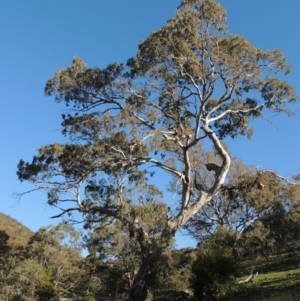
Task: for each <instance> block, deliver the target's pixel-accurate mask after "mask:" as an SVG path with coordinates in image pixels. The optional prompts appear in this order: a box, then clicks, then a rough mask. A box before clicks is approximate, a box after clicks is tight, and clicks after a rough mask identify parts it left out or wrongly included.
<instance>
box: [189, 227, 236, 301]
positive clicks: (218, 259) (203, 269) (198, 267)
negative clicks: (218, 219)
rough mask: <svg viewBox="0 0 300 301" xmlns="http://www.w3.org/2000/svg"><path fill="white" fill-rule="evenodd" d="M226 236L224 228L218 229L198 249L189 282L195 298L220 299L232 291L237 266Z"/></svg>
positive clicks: (200, 300) (200, 299) (206, 300)
mask: <svg viewBox="0 0 300 301" xmlns="http://www.w3.org/2000/svg"><path fill="white" fill-rule="evenodd" d="M226 237H227V238H230V236H229V235H228V233H226V230H224V229H221V230H218V231H217V233H216V234H215V235H214V236H213V237H212V238H211V239H210V240H209V241H208V242H205V243H203V244H202V245H201V247H200V249H199V253H198V256H197V259H196V261H195V263H194V264H193V266H192V277H191V282H190V283H191V289H192V290H193V292H194V296H195V299H196V300H199V301H202V300H203V301H204V300H205V301H212V300H220V299H221V298H222V297H224V296H225V295H228V294H229V293H230V292H231V291H232V284H233V283H234V280H235V275H236V274H237V272H238V268H239V266H238V262H237V260H236V259H235V258H234V256H233V252H232V247H231V246H230V240H228V239H227V238H226ZM220 238H222V240H221V241H220ZM224 238H225V239H224ZM225 242H227V245H226V243H225Z"/></svg>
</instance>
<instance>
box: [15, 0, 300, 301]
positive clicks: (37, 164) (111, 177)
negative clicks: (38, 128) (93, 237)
mask: <svg viewBox="0 0 300 301" xmlns="http://www.w3.org/2000/svg"><path fill="white" fill-rule="evenodd" d="M289 72H290V66H289V64H288V63H287V61H286V59H285V57H284V55H283V53H282V52H281V51H280V50H271V51H264V50H262V49H260V48H257V47H256V46H254V45H253V44H251V42H249V41H248V40H247V39H246V38H245V37H241V36H238V35H232V34H228V32H227V22H226V11H225V9H224V8H223V7H222V6H221V5H220V4H219V3H218V2H216V1H214V0H183V1H182V2H181V4H180V5H179V7H178V9H177V12H176V16H175V17H174V18H172V19H170V20H168V22H167V23H166V25H165V26H163V27H162V28H161V29H159V30H157V31H155V32H152V33H151V34H150V36H149V37H148V38H147V39H146V40H145V41H143V42H141V43H140V45H139V50H138V53H137V55H136V56H135V57H133V58H130V59H128V61H127V62H126V63H125V64H120V63H112V64H110V65H108V66H107V67H106V68H104V69H99V68H89V67H88V66H87V65H86V64H85V63H84V61H83V60H82V59H80V58H78V57H75V58H74V59H73V63H72V65H71V66H69V67H67V68H63V69H61V70H59V71H57V72H56V73H55V75H54V76H53V78H51V79H50V80H48V81H47V83H46V87H45V93H46V95H48V96H54V97H55V101H56V102H59V103H65V105H66V107H67V111H66V113H65V114H63V115H62V124H61V125H62V134H63V135H64V136H65V137H66V139H67V142H66V143H63V144H58V143H57V144H50V145H46V146H42V147H40V148H39V150H38V154H37V155H35V156H34V157H33V159H32V161H31V162H25V161H24V160H20V162H19V164H18V172H17V174H18V177H19V179H20V180H21V181H30V182H31V183H33V184H34V185H35V186H36V189H43V190H46V191H47V195H48V204H49V205H51V206H55V207H57V208H58V209H60V210H61V213H60V214H58V215H57V216H56V217H61V216H63V217H65V218H66V219H71V220H72V219H73V220H74V219H75V218H76V216H78V215H76V212H79V213H81V214H82V217H83V219H84V221H85V223H86V227H92V225H93V224H101V225H114V224H116V223H119V224H120V225H122V227H123V229H126V230H128V231H129V232H130V233H131V234H130V236H131V238H132V239H136V241H137V242H138V245H139V247H140V254H141V265H140V269H139V272H138V273H137V275H136V277H135V279H134V281H133V285H132V290H131V293H130V297H129V298H130V300H144V299H145V298H146V295H147V282H148V278H149V276H148V275H150V274H151V273H152V272H153V270H151V267H154V266H155V265H153V262H154V261H155V260H156V258H159V257H160V256H161V255H162V253H163V252H164V249H165V248H166V247H167V246H168V244H169V241H170V240H171V238H172V236H173V235H174V234H175V233H176V231H178V230H179V229H181V228H182V227H183V226H184V225H187V224H188V223H189V221H190V220H191V219H192V218H193V217H194V216H195V215H196V214H197V213H198V212H200V211H201V210H202V209H203V207H204V206H205V205H206V204H208V203H209V202H210V201H212V200H213V199H214V198H215V197H217V196H218V195H220V194H222V193H224V192H225V191H226V190H228V185H227V184H228V181H227V179H228V175H229V170H230V166H231V162H232V158H231V156H230V153H229V151H228V148H227V146H226V145H225V144H224V139H225V138H226V137H232V138H236V137H238V136H240V135H246V136H247V137H249V138H250V137H251V135H252V133H253V130H252V128H251V122H252V121H253V120H254V119H256V118H259V117H262V116H263V115H264V113H265V112H266V111H267V110H271V111H275V112H279V113H284V114H287V115H288V116H290V115H292V114H293V112H292V111H290V110H289V106H287V104H289V103H293V102H296V101H298V97H297V96H296V95H295V92H294V90H293V88H292V87H291V86H290V85H289V84H288V83H287V82H285V81H284V80H283V77H284V75H287V74H288V73H289ZM205 141H207V142H205ZM204 144H205V145H209V144H210V145H211V150H210V151H209V152H210V153H212V151H213V152H214V156H213V157H212V156H209V153H207V151H206V150H207V148H204ZM212 159H213V160H212ZM161 173H163V174H164V175H163V177H164V179H167V178H169V183H170V187H171V188H172V189H173V193H174V194H175V195H176V198H175V200H174V199H173V200H168V199H166V198H165V197H164V191H165V188H166V187H165V186H164V185H165V184H163V185H160V184H161V183H160V175H161ZM155 179H156V180H155ZM164 183H165V181H164ZM254 183H255V181H253V183H252V184H253V185H254ZM230 189H233V187H232V186H230ZM175 201H176V202H175ZM72 214H74V215H72Z"/></svg>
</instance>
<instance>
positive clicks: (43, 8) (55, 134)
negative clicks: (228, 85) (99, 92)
mask: <svg viewBox="0 0 300 301" xmlns="http://www.w3.org/2000/svg"><path fill="white" fill-rule="evenodd" d="M220 2H221V3H222V4H223V6H224V7H225V8H226V10H227V13H228V23H229V31H230V32H231V33H234V34H240V35H243V36H246V37H247V38H248V39H249V40H250V41H251V42H252V43H253V44H255V45H256V46H258V47H260V48H262V49H264V50H271V49H274V48H279V49H281V50H283V51H284V52H285V54H286V56H287V58H288V61H289V63H290V64H291V65H292V67H293V72H292V74H291V75H290V76H289V77H288V78H287V80H288V82H289V83H290V84H292V85H293V86H294V87H295V89H296V91H297V94H298V95H300V84H299V80H300V34H299V33H300V18H299V12H300V1H299V0H288V1H283V0H243V1H237V0H220ZM179 3H180V1H179V0H151V1H150V0H128V1H124V0H110V1H104V0H87V1H80V0H64V1H59V0H54V1H50V0H48V1H47V0H44V1H39V0H27V1H23V0H10V1H5V0H0V54H1V55H0V66H1V67H0V103H1V109H0V141H1V148H0V154H1V156H0V191H1V196H0V212H3V213H5V214H8V215H10V216H11V217H13V218H16V219H17V220H19V221H20V222H21V223H23V224H24V225H25V226H27V227H29V228H30V229H32V230H33V231H36V230H37V229H38V228H39V227H41V226H43V225H49V224H51V223H56V222H57V221H53V220H51V219H50V216H51V215H53V214H55V211H54V210H53V209H51V208H50V207H48V206H46V205H45V203H46V195H45V194H43V193H34V194H29V195H26V196H24V197H23V198H22V199H21V201H18V200H16V199H15V198H14V197H13V194H14V193H15V192H22V191H25V190H28V189H31V188H32V187H31V186H30V185H28V184H27V183H22V184H21V183H20V182H19V181H18V179H17V176H16V169H17V168H16V166H17V163H18V161H19V160H20V159H24V160H31V158H32V156H33V155H34V154H35V152H36V149H37V148H38V147H40V146H41V145H44V144H49V143H53V142H60V143H63V141H64V138H63V137H62V136H61V135H60V131H59V125H60V122H61V119H60V116H61V114H62V113H63V108H62V107H60V106H58V105H57V104H55V103H54V101H53V99H52V98H46V97H45V96H44V92H43V89H44V85H45V83H46V81H47V79H49V78H50V77H51V76H52V75H53V74H54V72H55V71H56V70H57V69H60V68H62V67H66V66H68V65H69V64H71V61H72V58H73V56H79V57H81V58H82V59H84V60H85V61H86V63H87V64H88V65H89V66H90V67H95V66H97V67H100V68H101V67H105V66H106V65H107V64H109V63H113V62H126V60H127V59H128V58H129V57H132V56H134V54H135V53H136V50H137V46H138V43H139V41H141V40H143V39H145V38H146V37H147V36H148V35H149V34H150V32H151V31H154V30H157V29H159V28H160V27H161V26H163V25H164V24H165V22H166V20H167V19H168V18H170V17H172V16H174V14H175V9H176V7H177V5H178V4H179ZM293 108H294V111H295V113H296V114H297V115H296V116H295V117H293V118H287V117H280V118H279V117H278V116H271V119H270V120H269V121H267V120H261V121H256V122H255V124H254V129H255V134H254V137H253V138H252V139H251V140H247V139H241V138H239V139H236V140H234V141H228V143H229V146H230V147H231V152H232V154H233V155H234V156H237V157H239V158H241V159H242V160H243V161H244V162H246V163H247V164H252V165H255V166H257V165H259V166H262V168H272V169H275V170H277V171H278V172H279V173H281V174H282V175H284V176H291V175H292V174H295V173H299V172H300V161H299V158H300V105H297V106H294V107H293ZM189 242H191V241H189V240H186V243H189Z"/></svg>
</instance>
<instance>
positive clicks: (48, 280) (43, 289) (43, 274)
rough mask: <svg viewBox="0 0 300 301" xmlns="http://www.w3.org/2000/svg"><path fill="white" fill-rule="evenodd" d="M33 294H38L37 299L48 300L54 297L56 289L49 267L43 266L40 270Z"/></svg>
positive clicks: (40, 300)
mask: <svg viewBox="0 0 300 301" xmlns="http://www.w3.org/2000/svg"><path fill="white" fill-rule="evenodd" d="M35 294H36V295H37V296H38V300H39V301H49V300H51V299H52V298H53V297H55V295H56V289H55V286H54V283H53V275H52V271H51V270H50V269H46V268H43V269H42V270H41V271H40V273H39V281H38V285H37V286H36V288H35Z"/></svg>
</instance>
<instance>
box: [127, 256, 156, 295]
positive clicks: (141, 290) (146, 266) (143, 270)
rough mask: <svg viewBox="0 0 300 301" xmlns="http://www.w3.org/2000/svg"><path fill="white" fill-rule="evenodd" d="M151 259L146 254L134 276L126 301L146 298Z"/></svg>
mask: <svg viewBox="0 0 300 301" xmlns="http://www.w3.org/2000/svg"><path fill="white" fill-rule="evenodd" d="M150 261H151V259H150V258H149V257H148V256H147V258H145V259H144V261H143V263H142V265H141V267H140V269H139V272H138V273H137V275H136V276H135V278H134V281H133V285H132V287H131V290H130V295H129V298H128V301H144V300H146V298H147V293H148V285H147V284H148V283H149V278H150V276H151V272H152V271H151V269H152V267H151V262H150Z"/></svg>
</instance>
